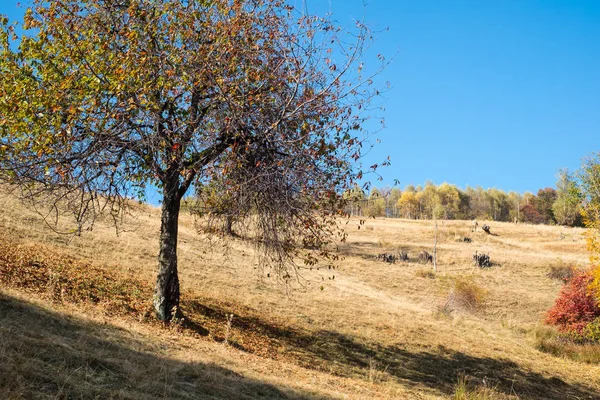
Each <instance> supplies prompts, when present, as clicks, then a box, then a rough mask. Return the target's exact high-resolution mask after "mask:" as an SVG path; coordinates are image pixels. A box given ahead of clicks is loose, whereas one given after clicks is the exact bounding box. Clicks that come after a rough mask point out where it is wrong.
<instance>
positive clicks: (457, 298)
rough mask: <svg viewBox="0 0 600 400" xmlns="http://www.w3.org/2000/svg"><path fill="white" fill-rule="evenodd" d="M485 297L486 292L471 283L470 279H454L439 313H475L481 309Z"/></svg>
mask: <svg viewBox="0 0 600 400" xmlns="http://www.w3.org/2000/svg"><path fill="white" fill-rule="evenodd" d="M486 296H487V292H486V291H485V290H484V289H482V288H481V287H479V286H478V285H477V284H476V283H475V282H473V280H472V279H466V278H460V279H456V280H455V281H454V287H453V289H452V291H451V292H450V295H449V296H448V299H447V301H446V304H444V306H443V307H442V308H441V309H440V311H441V312H443V313H450V312H452V311H458V310H463V311H477V310H479V309H481V308H482V307H483V305H484V303H485V298H486Z"/></svg>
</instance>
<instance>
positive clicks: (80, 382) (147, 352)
mask: <svg viewBox="0 0 600 400" xmlns="http://www.w3.org/2000/svg"><path fill="white" fill-rule="evenodd" d="M0 398H2V399H10V398H13V399H15V398H23V399H36V398H65V399H67V398H68V399H71V398H86V399H87V398H102V399H110V398H134V399H152V398H169V399H175V398H176V399H207V398H210V399H220V398H222V399H253V398H285V399H290V398H294V399H311V398H315V396H313V395H310V394H303V393H297V392H295V391H293V390H291V389H289V388H277V387H274V386H272V385H270V384H266V383H264V382H260V381H256V380H253V379H249V378H247V377H244V376H242V375H240V374H238V373H236V372H233V371H231V370H228V369H226V368H223V367H220V366H218V365H215V364H202V363H185V362H180V361H176V360H172V359H169V358H168V350H167V348H166V347H162V346H161V347H160V348H158V347H157V348H152V347H151V345H149V344H147V343H143V342H142V341H141V340H138V339H136V338H135V337H133V335H132V334H130V333H128V332H127V331H124V330H122V329H118V328H115V327H113V326H110V325H102V324H97V323H90V322H87V321H86V322H84V321H81V320H77V319H71V318H67V317H65V316H64V315H61V314H58V313H53V312H50V311H47V310H45V309H42V308H40V307H38V306H36V305H33V304H30V303H27V302H24V301H21V300H17V299H15V298H12V297H9V296H7V295H4V294H2V293H0Z"/></svg>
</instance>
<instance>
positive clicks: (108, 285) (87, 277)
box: [0, 195, 600, 399]
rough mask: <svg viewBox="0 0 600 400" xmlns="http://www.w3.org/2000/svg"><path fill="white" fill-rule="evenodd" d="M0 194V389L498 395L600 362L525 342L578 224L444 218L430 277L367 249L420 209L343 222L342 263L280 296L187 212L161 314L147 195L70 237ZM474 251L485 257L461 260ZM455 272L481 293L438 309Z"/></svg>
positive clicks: (558, 393) (389, 239)
mask: <svg viewBox="0 0 600 400" xmlns="http://www.w3.org/2000/svg"><path fill="white" fill-rule="evenodd" d="M0 210H2V211H0V229H1V231H2V232H4V234H3V235H2V236H0V264H2V265H3V266H4V269H2V265H0V274H2V275H1V276H0V293H2V295H1V296H0V397H2V398H30V397H39V398H45V397H53V396H58V397H60V396H64V397H68V398H70V397H101V398H110V397H118V398H155V397H162V398H164V397H167V398H186V397H189V398H198V397H199V396H200V394H201V393H204V394H205V396H206V397H208V398H215V397H216V398H243V396H247V397H249V398H255V397H274V398H277V397H281V398H347V397H349V398H439V397H446V396H451V395H452V394H453V392H454V390H455V386H456V383H457V381H458V379H459V377H460V376H467V377H469V381H470V382H472V383H473V384H474V385H478V386H486V387H488V388H492V389H493V391H492V392H493V393H495V395H496V396H497V397H498V398H504V397H513V398H517V397H518V398H539V399H547V398H557V399H559V398H600V367H599V366H597V365H588V364H581V363H576V362H574V361H570V360H566V359H560V358H556V357H553V356H550V355H548V354H545V353H542V352H539V351H538V350H536V349H535V346H534V341H535V338H534V336H535V335H536V332H537V331H538V329H539V325H540V321H541V320H542V319H543V316H544V313H545V310H547V309H548V308H549V307H550V306H551V305H552V303H553V301H554V298H555V297H556V295H557V293H558V290H559V289H560V284H559V283H557V282H556V281H552V280H550V279H548V278H547V277H546V276H545V274H546V273H547V272H548V270H549V268H550V266H553V265H559V264H564V263H569V264H575V265H580V266H584V265H585V263H586V259H587V256H586V253H585V246H584V242H583V238H582V230H580V229H569V228H560V227H546V226H524V225H518V226H515V225H512V224H506V223H491V226H492V231H493V232H495V233H497V234H498V235H499V236H488V235H485V234H483V233H481V232H477V233H471V232H470V231H469V227H470V224H469V222H466V221H451V222H445V223H444V224H443V225H440V233H439V240H438V250H439V260H440V261H439V264H440V266H439V267H440V272H439V273H438V274H437V275H436V278H435V279H428V278H422V277H418V276H417V275H416V273H417V272H418V271H420V270H424V269H425V268H430V267H425V266H423V265H420V264H418V263H398V264H386V263H382V262H377V261H375V260H374V255H376V254H378V253H381V252H385V251H394V250H397V249H400V248H401V249H404V250H408V251H409V255H411V256H412V257H414V256H415V255H416V254H417V253H418V252H419V251H420V250H422V249H425V248H430V247H431V245H432V241H433V240H432V239H433V230H432V224H431V223H430V222H425V221H418V222H417V221H398V220H385V219H383V220H369V221H368V222H367V224H366V225H365V226H362V227H361V229H357V228H358V226H359V225H358V221H351V222H350V223H349V224H348V230H349V234H350V235H349V239H348V242H347V243H345V244H341V245H340V253H342V254H343V255H344V256H345V259H344V260H343V261H341V262H340V265H339V267H338V268H336V269H329V268H328V267H326V266H323V267H322V268H319V269H313V270H303V271H301V274H302V282H303V284H302V286H298V287H296V289H295V290H294V291H293V292H292V294H291V296H288V295H286V293H285V291H284V290H283V288H282V287H281V286H279V285H278V284H276V283H275V282H273V281H272V278H264V279H258V270H257V269H256V265H257V260H256V258H255V257H254V254H253V251H252V247H251V246H249V245H248V244H247V243H245V242H244V241H242V240H239V239H235V240H230V241H229V242H228V243H224V242H223V241H221V240H218V239H212V240H211V239H210V238H207V237H206V236H204V235H201V234H200V235H199V234H197V233H196V228H195V224H194V221H193V219H192V218H190V217H187V216H185V215H184V216H183V217H182V224H181V228H180V253H179V254H180V270H181V281H182V286H183V291H184V303H183V305H182V306H183V308H184V311H185V312H186V314H187V316H188V320H189V321H187V323H186V324H185V325H184V326H183V327H178V328H176V329H166V328H163V327H161V326H160V325H159V324H157V323H155V322H153V321H152V319H151V318H149V317H148V308H149V302H148V300H149V297H150V293H151V285H152V280H153V273H154V268H155V259H156V253H157V232H158V223H159V219H158V212H157V210H156V209H153V208H151V207H140V208H139V209H138V210H137V211H136V213H135V218H133V219H130V220H129V221H128V222H127V224H126V228H127V230H126V231H125V232H122V233H121V234H120V235H119V236H118V237H117V236H116V235H115V233H114V229H113V228H110V227H109V226H108V225H102V224H99V225H98V226H97V228H96V229H95V230H94V231H93V232H89V233H86V234H85V235H84V236H82V237H80V238H73V239H71V240H70V241H69V240H67V238H66V237H61V236H56V235H55V234H54V233H52V232H51V231H50V230H49V229H46V228H44V226H43V224H41V223H40V219H39V217H38V216H37V215H36V214H34V213H31V212H29V211H27V210H25V209H24V208H23V207H21V206H20V205H19V204H18V203H16V202H14V201H13V200H11V199H10V197H7V196H4V195H2V196H0ZM463 236H470V237H472V238H473V242H472V243H462V242H458V241H457V239H458V238H460V237H463ZM475 250H478V251H485V252H490V256H491V259H492V261H493V262H496V263H497V264H498V265H497V266H495V267H493V268H491V269H486V270H480V269H474V268H473V267H472V265H471V263H470V260H471V254H472V253H473V252H474V251H475ZM15 271H17V272H19V273H15ZM22 271H27V273H22ZM11 274H12V275H11ZM9 276H11V278H10V279H9V278H8V277H9ZM28 276H29V277H30V278H31V279H29V278H27V277H28ZM60 277H62V278H60ZM459 277H469V278H470V279H472V280H473V281H474V282H475V283H476V284H477V285H479V286H480V287H482V288H484V289H485V290H486V291H487V293H488V294H487V301H486V304H485V306H484V307H483V308H482V309H480V310H479V311H477V312H470V313H468V312H454V313H450V314H444V313H440V312H438V310H439V308H440V307H441V306H442V305H444V304H445V302H446V299H447V297H448V294H449V292H450V291H451V288H452V282H453V281H454V279H456V278H459ZM90 282H91V284H90ZM321 287H323V289H322V290H321ZM227 314H234V317H233V322H232V325H231V329H228V328H227V323H226V315H227ZM225 339H227V343H228V344H227V345H226V344H225V343H224V341H225Z"/></svg>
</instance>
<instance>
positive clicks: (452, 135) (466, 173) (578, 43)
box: [297, 0, 600, 192]
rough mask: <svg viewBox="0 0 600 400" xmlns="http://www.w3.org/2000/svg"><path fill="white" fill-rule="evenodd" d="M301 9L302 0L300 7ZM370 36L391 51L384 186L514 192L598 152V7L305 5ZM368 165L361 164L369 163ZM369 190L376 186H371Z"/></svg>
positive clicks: (355, 0)
mask: <svg viewBox="0 0 600 400" xmlns="http://www.w3.org/2000/svg"><path fill="white" fill-rule="evenodd" d="M297 2H298V3H301V1H300V0H297ZM307 6H308V8H309V12H315V11H321V10H325V11H331V12H332V13H333V16H334V18H335V19H336V20H338V21H339V22H340V23H341V24H344V25H345V24H346V23H347V22H348V21H350V19H351V18H358V19H360V18H362V16H363V14H365V15H366V21H367V22H369V23H370V24H371V26H374V27H375V28H385V27H389V31H388V32H384V33H380V34H378V35H377V36H378V41H377V43H375V45H374V53H378V52H381V53H384V54H386V55H393V54H394V53H396V52H398V54H397V56H396V58H395V60H394V62H393V64H392V65H391V66H390V67H389V68H388V69H387V70H386V71H385V72H384V73H383V74H382V76H381V78H382V80H383V81H385V80H389V81H390V82H391V83H392V86H393V88H392V90H391V91H390V92H388V93H387V95H386V97H387V101H386V103H385V106H386V112H385V118H386V125H387V129H386V130H385V131H384V132H382V133H381V134H380V135H379V136H380V138H381V140H382V144H381V145H380V146H379V147H378V148H376V149H375V150H374V151H372V152H371V153H370V154H369V156H368V157H367V159H368V160H367V162H371V161H372V162H376V161H378V160H379V159H382V158H384V156H387V155H390V156H391V160H392V166H391V167H388V168H387V169H385V170H382V174H383V177H384V181H383V183H382V184H392V183H393V180H394V179H399V180H400V182H401V186H402V187H403V186H404V185H405V184H408V183H415V184H417V183H423V182H425V181H426V180H432V181H434V182H435V183H442V182H444V181H447V182H450V183H455V184H457V185H458V186H461V187H464V186H466V185H471V186H476V185H480V186H483V187H486V188H487V187H497V188H500V189H504V190H516V191H519V192H524V191H532V192H537V189H539V188H542V187H546V186H554V184H555V180H556V177H555V175H556V173H557V172H558V169H560V168H569V169H571V170H575V169H577V168H579V166H580V164H581V159H582V157H584V156H586V155H588V154H590V153H592V152H595V151H600V135H599V132H598V128H599V127H600V1H587V2H586V1H568V0H564V1H535V0H526V1H525V0H523V1H517V0H515V1H491V0H489V1H487V0H486V1H478V0H469V1H467V0H465V1H459V0H441V1H428V0H412V1H403V0H370V1H368V4H367V6H366V8H364V7H363V1H361V0H307ZM368 165H370V164H368ZM380 184H381V183H378V184H377V185H380Z"/></svg>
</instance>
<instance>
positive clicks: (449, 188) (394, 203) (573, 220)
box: [345, 170, 584, 226]
mask: <svg viewBox="0 0 600 400" xmlns="http://www.w3.org/2000/svg"><path fill="white" fill-rule="evenodd" d="M345 195H346V199H347V200H348V204H347V206H346V212H347V213H348V214H349V215H353V216H364V217H369V216H373V217H389V218H407V219H484V220H486V219H487V220H493V221H505V222H524V223H532V224H559V225H566V226H583V221H582V216H581V212H580V209H581V203H582V201H583V198H584V196H583V195H582V190H581V185H580V180H579V179H578V175H577V174H573V173H571V172H569V171H568V170H561V171H560V172H559V173H558V179H557V183H556V188H543V189H539V190H538V192H537V194H533V193H531V192H526V193H524V194H520V193H517V192H515V191H510V192H508V193H507V192H505V191H503V190H500V189H496V188H489V189H484V188H482V187H475V188H473V187H470V186H467V187H466V188H465V189H464V190H463V189H461V188H459V187H457V186H456V185H453V184H449V183H442V184H441V185H435V184H434V183H432V182H427V183H426V184H425V185H424V186H422V185H418V186H414V185H408V186H406V187H405V188H404V189H402V190H401V189H400V188H397V187H393V188H390V187H384V188H377V187H373V188H372V189H371V190H370V191H369V192H366V191H365V190H363V189H362V188H360V187H359V186H355V187H354V188H353V189H351V190H349V191H347V192H346V194H345Z"/></svg>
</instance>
